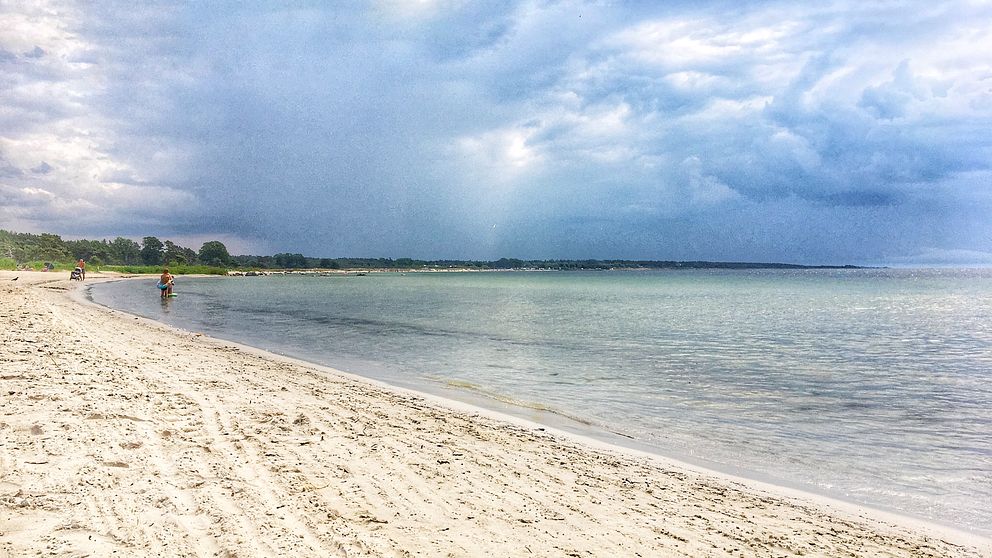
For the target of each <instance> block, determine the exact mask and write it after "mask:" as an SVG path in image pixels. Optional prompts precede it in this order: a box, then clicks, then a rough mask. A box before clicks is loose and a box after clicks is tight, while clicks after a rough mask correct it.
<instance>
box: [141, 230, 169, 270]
mask: <svg viewBox="0 0 992 558" xmlns="http://www.w3.org/2000/svg"><path fill="white" fill-rule="evenodd" d="M164 249H165V245H164V244H162V241H161V240H159V239H157V238H155V237H154V236H146V237H145V238H143V239H141V261H142V262H143V263H144V264H145V265H162V250H164Z"/></svg>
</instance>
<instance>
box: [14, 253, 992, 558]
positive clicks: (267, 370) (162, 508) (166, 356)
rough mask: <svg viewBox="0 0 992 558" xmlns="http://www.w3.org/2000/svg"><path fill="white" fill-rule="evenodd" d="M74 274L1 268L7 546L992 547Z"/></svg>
mask: <svg viewBox="0 0 992 558" xmlns="http://www.w3.org/2000/svg"><path fill="white" fill-rule="evenodd" d="M15 278H16V279H17V280H16V281H15V280H14V279H15ZM67 278H68V273H65V274H62V273H59V274H47V273H38V272H0V401H2V403H3V404H2V413H0V556H222V557H234V556H237V557H241V558H244V557H253V556H315V557H316V556H485V555H492V554H495V555H500V556H990V555H992V542H990V541H989V540H988V539H986V538H981V537H978V536H975V535H970V534H967V533H963V532H959V531H954V530H952V529H948V528H943V527H938V526H934V525H929V524H925V523H922V522H918V521H914V520H910V519H905V518H900V517H898V516H894V515H891V514H884V513H881V512H877V511H874V510H868V509H863V508H859V507H856V506H854V505H849V504H843V503H839V502H835V501H832V500H828V499H826V498H821V497H816V496H812V495H807V494H803V493H799V492H795V491H789V490H786V489H779V488H777V487H774V486H770V485H766V484H761V483H757V482H753V481H746V480H743V479H737V478H734V477H729V476H726V475H722V474H717V473H712V472H708V471H705V470H702V469H699V468H695V467H690V466H687V465H683V464H680V463H677V462H674V461H669V460H666V459H664V458H661V457H657V456H650V455H645V454H639V453H637V452H633V451H629V450H622V449H620V448H611V447H608V446H605V445H603V444H597V443H593V442H590V441H586V440H583V439H581V438H577V437H574V436H569V435H566V434H563V433H560V432H555V431H553V430H552V429H549V428H545V427H541V426H540V425H536V424H531V423H527V422H526V421H522V420H518V419H511V418H508V417H501V416H498V415H495V414H494V413H490V412H484V411H481V410H476V409H473V408H471V407H467V406H465V405H460V404H454V403H450V404H447V403H445V402H444V401H442V400H439V399H437V398H434V397H429V396H424V395H420V394H416V393H412V392H408V391H404V390H400V389H394V388H389V387H386V386H383V385H381V384H378V383H375V382H371V381H366V380H363V379H361V378H356V377H354V376H350V375H347V374H343V373H339V372H337V371H334V370H331V369H327V368H323V367H318V366H314V365H308V364H306V363H302V362H297V361H293V360H290V359H286V358H283V357H279V356H277V355H271V354H268V353H264V352H262V351H259V350H255V349H251V348H247V347H243V346H238V345H235V344H232V343H228V342H224V341H220V340H216V339H211V338H208V337H206V336H203V335H201V334H199V333H196V332H186V331H181V330H175V329H172V328H168V327H165V326H162V325H159V324H155V323H153V322H150V321H147V320H144V319H139V318H136V317H134V316H130V315H127V314H124V313H121V312H117V311H112V310H108V309H104V308H100V307H96V306H94V305H91V304H86V303H83V302H80V301H78V300H77V299H74V298H73V297H72V296H71V295H72V294H73V292H72V291H78V289H80V288H81V287H82V285H80V284H79V283H72V284H70V283H69V281H67V280H66V279H67ZM89 280H99V278H98V277H97V274H91V277H90V278H88V281H89ZM76 294H77V295H78V293H76ZM149 296H156V295H155V293H150V294H149ZM76 298H78V296H77V297H76Z"/></svg>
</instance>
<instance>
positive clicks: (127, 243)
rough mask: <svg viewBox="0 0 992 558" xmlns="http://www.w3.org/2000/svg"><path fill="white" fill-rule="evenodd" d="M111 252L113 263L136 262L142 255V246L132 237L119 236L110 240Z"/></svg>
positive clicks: (128, 263)
mask: <svg viewBox="0 0 992 558" xmlns="http://www.w3.org/2000/svg"><path fill="white" fill-rule="evenodd" d="M110 254H111V261H112V262H113V263H116V264H123V265H131V264H136V263H138V259H139V258H140V257H141V246H140V245H139V244H138V243H137V242H135V241H133V240H131V239H130V238H124V237H122V236H118V237H117V238H115V239H114V240H113V241H111V242H110Z"/></svg>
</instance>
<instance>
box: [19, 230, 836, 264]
mask: <svg viewBox="0 0 992 558" xmlns="http://www.w3.org/2000/svg"><path fill="white" fill-rule="evenodd" d="M79 259H83V260H85V261H86V262H87V264H88V265H90V266H166V265H167V266H170V267H185V266H211V267H214V268H228V269H231V268H236V269H479V270H484V269H547V270H607V269H808V268H811V267H815V268H837V267H846V268H850V267H854V266H804V265H796V264H783V263H749V262H706V261H690V262H679V261H654V260H519V259H515V258H501V259H498V260H493V261H481V260H414V259H410V258H397V259H390V258H313V257H308V256H304V255H303V254H275V255H272V256H232V255H230V254H229V253H228V251H227V247H226V246H224V244H223V243H222V242H220V241H217V240H211V241H209V242H205V243H204V244H203V245H202V246H201V247H200V249H199V250H198V251H194V250H192V249H190V248H184V247H182V246H179V245H178V244H175V243H174V242H172V241H170V240H166V241H164V242H163V241H161V240H159V239H158V238H156V237H154V236H146V237H144V238H143V239H142V240H141V243H138V242H135V241H134V240H131V239H129V238H124V237H117V238H115V239H114V240H62V238H61V237H60V236H58V235H55V234H47V233H43V234H30V233H15V232H8V231H5V230H0V268H3V267H8V268H12V267H14V266H16V265H26V264H30V263H32V262H52V263H61V264H63V265H66V264H71V263H72V262H75V261H76V260H79Z"/></svg>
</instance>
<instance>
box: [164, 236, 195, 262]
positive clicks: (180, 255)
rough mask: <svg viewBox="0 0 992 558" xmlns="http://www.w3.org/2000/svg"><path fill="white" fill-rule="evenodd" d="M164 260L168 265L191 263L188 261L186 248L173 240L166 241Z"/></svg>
mask: <svg viewBox="0 0 992 558" xmlns="http://www.w3.org/2000/svg"><path fill="white" fill-rule="evenodd" d="M162 258H163V260H165V263H167V264H173V263H175V264H186V263H191V262H190V261H189V260H187V259H186V251H185V248H183V247H182V246H179V245H177V244H175V243H174V242H172V241H171V240H166V241H165V249H164V253H163V255H162Z"/></svg>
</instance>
